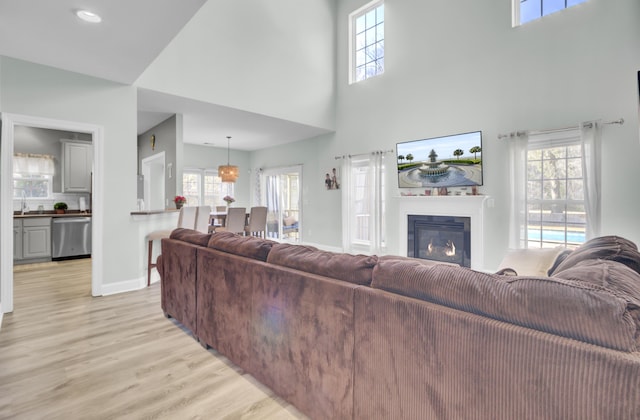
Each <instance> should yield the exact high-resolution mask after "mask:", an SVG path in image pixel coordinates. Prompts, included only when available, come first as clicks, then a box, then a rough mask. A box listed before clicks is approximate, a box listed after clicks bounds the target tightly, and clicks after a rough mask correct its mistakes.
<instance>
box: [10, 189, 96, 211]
mask: <svg viewBox="0 0 640 420" xmlns="http://www.w3.org/2000/svg"><path fill="white" fill-rule="evenodd" d="M89 195H90V194H78V193H73V194H56V193H54V194H53V198H47V199H39V198H27V199H26V203H27V206H28V207H29V209H28V210H26V211H36V210H38V206H42V207H44V210H45V211H47V210H53V205H54V204H55V203H57V202H59V201H63V202H65V203H67V206H69V210H79V209H80V197H84V199H85V201H86V203H87V210H90V207H91V203H90V201H89ZM21 203H22V200H21V199H19V198H18V199H14V200H13V211H20V205H21Z"/></svg>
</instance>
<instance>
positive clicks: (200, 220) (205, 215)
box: [194, 206, 211, 233]
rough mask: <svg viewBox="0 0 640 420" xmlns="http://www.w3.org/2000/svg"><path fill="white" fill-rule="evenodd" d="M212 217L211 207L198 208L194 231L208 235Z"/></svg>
mask: <svg viewBox="0 0 640 420" xmlns="http://www.w3.org/2000/svg"><path fill="white" fill-rule="evenodd" d="M210 216H211V206H198V211H196V222H195V226H194V229H195V230H197V231H198V232H200V233H208V232H209V217H210Z"/></svg>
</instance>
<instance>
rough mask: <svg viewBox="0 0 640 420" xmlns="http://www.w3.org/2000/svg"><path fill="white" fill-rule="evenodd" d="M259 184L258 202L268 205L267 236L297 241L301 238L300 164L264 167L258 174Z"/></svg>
mask: <svg viewBox="0 0 640 420" xmlns="http://www.w3.org/2000/svg"><path fill="white" fill-rule="evenodd" d="M260 184H261V188H260V190H261V191H263V194H262V197H261V201H262V203H263V204H264V205H265V206H267V238H270V239H277V240H281V241H285V242H293V243H299V242H300V241H301V240H302V237H301V236H302V235H301V233H302V208H301V206H300V201H301V200H300V189H301V185H302V165H297V166H292V167H287V168H277V169H265V170H263V171H262V173H261V175H260Z"/></svg>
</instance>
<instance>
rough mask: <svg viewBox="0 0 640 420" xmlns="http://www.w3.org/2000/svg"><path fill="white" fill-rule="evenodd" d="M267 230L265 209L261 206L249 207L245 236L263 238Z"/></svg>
mask: <svg viewBox="0 0 640 420" xmlns="http://www.w3.org/2000/svg"><path fill="white" fill-rule="evenodd" d="M266 230H267V208H266V207H262V206H256V207H251V211H250V212H249V224H248V225H247V226H245V227H244V232H245V234H246V235H253V236H259V237H261V238H264V237H265V236H266Z"/></svg>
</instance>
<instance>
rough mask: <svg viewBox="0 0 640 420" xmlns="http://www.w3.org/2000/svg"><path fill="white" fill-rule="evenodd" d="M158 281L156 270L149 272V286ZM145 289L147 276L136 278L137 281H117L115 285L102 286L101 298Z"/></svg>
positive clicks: (158, 276)
mask: <svg viewBox="0 0 640 420" xmlns="http://www.w3.org/2000/svg"><path fill="white" fill-rule="evenodd" d="M158 281H160V275H159V274H158V272H157V271H156V270H153V271H152V272H151V284H153V283H156V282H158ZM145 287H147V276H146V275H144V276H142V277H138V278H137V279H131V280H125V281H119V282H117V283H108V284H103V285H102V296H108V295H115V294H117V293H125V292H133V291H134V290H140V289H144V288H145Z"/></svg>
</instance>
